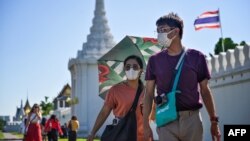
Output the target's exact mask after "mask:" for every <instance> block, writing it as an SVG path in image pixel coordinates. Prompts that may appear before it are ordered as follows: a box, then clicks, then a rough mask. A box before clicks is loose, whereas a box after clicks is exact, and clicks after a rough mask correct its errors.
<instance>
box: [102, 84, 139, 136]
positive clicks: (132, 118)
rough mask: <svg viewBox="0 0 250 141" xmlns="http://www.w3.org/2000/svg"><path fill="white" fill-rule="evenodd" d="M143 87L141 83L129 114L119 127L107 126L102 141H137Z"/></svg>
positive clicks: (119, 123) (120, 122)
mask: <svg viewBox="0 0 250 141" xmlns="http://www.w3.org/2000/svg"><path fill="white" fill-rule="evenodd" d="M142 89H143V86H142V84H141V82H139V86H138V88H137V91H136V96H135V99H134V102H133V105H132V107H131V108H130V110H129V112H128V113H127V114H126V116H125V117H123V118H122V119H121V120H120V121H119V122H118V124H117V125H107V126H106V128H105V129H104V132H103V134H102V136H101V141H136V139H137V122H136V112H135V111H136V107H137V103H138V99H139V97H140V94H141V92H142Z"/></svg>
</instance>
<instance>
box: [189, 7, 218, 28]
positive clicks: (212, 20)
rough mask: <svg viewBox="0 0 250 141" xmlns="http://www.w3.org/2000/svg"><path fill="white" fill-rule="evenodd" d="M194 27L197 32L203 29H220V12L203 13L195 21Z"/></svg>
mask: <svg viewBox="0 0 250 141" xmlns="http://www.w3.org/2000/svg"><path fill="white" fill-rule="evenodd" d="M194 27H195V30H200V29H202V28H220V17H219V10H216V11H207V12H204V13H202V14H201V15H200V16H199V17H198V18H197V19H196V20H195V21H194Z"/></svg>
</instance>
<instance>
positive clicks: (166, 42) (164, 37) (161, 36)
mask: <svg viewBox="0 0 250 141" xmlns="http://www.w3.org/2000/svg"><path fill="white" fill-rule="evenodd" d="M173 30H174V29H173ZM173 30H171V31H169V32H168V33H158V36H157V39H158V43H159V45H161V46H163V47H166V48H168V47H169V46H170V45H171V43H172V41H173V39H174V38H175V36H174V37H173V38H172V39H170V38H168V35H169V34H170V33H171V32H172V31H173Z"/></svg>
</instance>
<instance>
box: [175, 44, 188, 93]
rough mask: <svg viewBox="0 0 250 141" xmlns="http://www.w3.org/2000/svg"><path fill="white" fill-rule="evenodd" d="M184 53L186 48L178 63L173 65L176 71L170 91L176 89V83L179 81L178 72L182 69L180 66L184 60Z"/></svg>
mask: <svg viewBox="0 0 250 141" xmlns="http://www.w3.org/2000/svg"><path fill="white" fill-rule="evenodd" d="M185 54H186V49H185V48H184V51H183V53H182V55H181V58H180V59H179V61H178V63H177V64H176V67H175V71H177V73H176V74H175V79H174V84H173V87H172V91H176V88H177V84H178V82H179V78H180V74H181V70H182V66H183V62H184V56H185Z"/></svg>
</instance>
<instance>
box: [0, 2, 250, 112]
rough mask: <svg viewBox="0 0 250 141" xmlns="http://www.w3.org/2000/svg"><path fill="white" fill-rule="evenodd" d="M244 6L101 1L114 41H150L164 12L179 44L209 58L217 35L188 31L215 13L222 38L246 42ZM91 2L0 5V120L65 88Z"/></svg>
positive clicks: (86, 25)
mask: <svg viewBox="0 0 250 141" xmlns="http://www.w3.org/2000/svg"><path fill="white" fill-rule="evenodd" d="M249 7H250V1H249V0H123V1H120V0H105V10H106V17H107V19H108V25H109V27H110V29H111V33H112V35H113V36H114V41H115V42H116V43H118V42H119V41H120V40H121V39H123V38H124V37H125V36H126V35H131V36H141V37H156V34H155V32H154V31H155V28H156V27H155V21H156V20H157V19H158V18H159V17H160V16H162V15H164V14H166V13H168V12H171V11H173V12H176V13H178V14H179V16H180V17H182V19H183V20H184V36H183V40H182V41H183V44H184V45H185V46H186V47H188V48H195V49H198V50H201V51H202V52H204V53H205V54H206V55H208V53H209V52H211V53H213V50H214V45H215V44H216V42H217V41H218V39H219V38H220V37H221V32H220V29H202V30H200V31H195V30H194V26H193V23H194V20H195V19H196V18H197V16H199V15H200V14H201V13H203V12H205V11H211V10H212V11H213V10H217V9H218V8H219V9H220V12H221V13H220V14H221V22H222V31H223V36H224V37H231V38H232V40H233V41H234V42H236V43H239V42H241V41H243V40H244V41H246V42H250V36H249V34H250V28H249V25H250V18H249V15H250V8H249ZM94 8H95V0H0V82H1V85H0V95H1V98H0V115H11V116H14V114H15V111H16V107H17V106H20V104H21V100H23V103H25V101H26V99H27V97H28V99H29V101H30V104H31V105H33V104H34V103H40V101H41V100H44V96H49V100H50V101H52V99H53V98H54V97H56V96H57V95H58V93H59V92H60V91H61V89H62V88H63V86H64V85H65V84H67V83H69V84H70V85H71V81H70V80H71V78H70V72H69V70H68V61H69V59H70V58H75V57H76V54H77V51H78V50H81V49H82V44H83V43H84V42H86V37H87V35H88V34H89V33H90V27H91V26H92V19H93V17H94Z"/></svg>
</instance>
